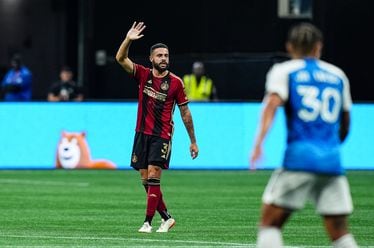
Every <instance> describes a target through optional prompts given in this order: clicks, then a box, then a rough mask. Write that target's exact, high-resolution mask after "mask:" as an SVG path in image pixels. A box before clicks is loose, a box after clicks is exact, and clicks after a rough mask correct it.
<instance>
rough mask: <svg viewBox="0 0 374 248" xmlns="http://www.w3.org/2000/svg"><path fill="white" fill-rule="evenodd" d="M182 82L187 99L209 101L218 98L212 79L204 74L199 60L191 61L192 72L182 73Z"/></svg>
mask: <svg viewBox="0 0 374 248" xmlns="http://www.w3.org/2000/svg"><path fill="white" fill-rule="evenodd" d="M183 82H184V86H185V90H186V94H187V97H188V100H190V101H211V100H217V99H218V97H217V90H216V87H215V86H214V84H213V80H212V79H211V78H210V77H209V76H208V75H206V74H205V66H204V64H203V62H201V61H196V62H194V63H193V65H192V74H187V75H184V77H183Z"/></svg>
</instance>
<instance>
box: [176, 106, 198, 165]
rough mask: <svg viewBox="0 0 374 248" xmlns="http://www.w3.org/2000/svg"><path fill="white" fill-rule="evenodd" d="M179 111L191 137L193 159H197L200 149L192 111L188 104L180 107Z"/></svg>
mask: <svg viewBox="0 0 374 248" xmlns="http://www.w3.org/2000/svg"><path fill="white" fill-rule="evenodd" d="M179 110H180V113H181V117H182V120H183V123H184V126H185V127H186V130H187V133H188V136H189V137H190V141H191V145H190V153H191V157H192V159H195V158H196V157H197V155H198V153H199V148H198V147H197V143H196V137H195V129H194V125H193V120H192V114H191V111H190V109H189V108H188V105H187V104H183V105H180V106H179Z"/></svg>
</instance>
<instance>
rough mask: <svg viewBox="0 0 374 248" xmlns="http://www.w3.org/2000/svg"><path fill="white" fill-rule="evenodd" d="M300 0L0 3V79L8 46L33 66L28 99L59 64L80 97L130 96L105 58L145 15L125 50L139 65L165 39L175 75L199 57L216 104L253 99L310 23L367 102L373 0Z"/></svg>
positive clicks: (40, 95) (357, 97) (39, 95)
mask: <svg viewBox="0 0 374 248" xmlns="http://www.w3.org/2000/svg"><path fill="white" fill-rule="evenodd" d="M301 2H302V3H303V4H302V5H300V6H299V7H298V8H296V7H295V5H296V4H297V0H247V1H239V0H232V1H223V2H222V3H221V2H217V1H207V0H189V1H162V2H154V1H153V2H148V1H143V2H142V1H116V0H0V34H1V39H0V76H1V78H2V77H3V76H4V74H5V73H6V71H7V69H8V68H9V60H10V58H11V56H12V55H13V54H14V53H16V52H17V53H21V54H22V56H23V60H24V63H25V64H26V65H27V66H28V67H29V69H30V70H31V71H32V73H33V76H34V79H33V84H32V100H34V101H43V100H46V97H47V92H48V88H49V87H50V84H51V82H53V81H55V80H56V79H57V75H58V73H59V69H60V67H61V66H62V65H65V64H67V65H69V66H70V67H72V68H73V70H74V75H75V79H76V81H77V82H78V84H79V85H81V86H83V87H84V93H85V94H84V95H85V99H86V100H88V101H89V100H93V101H97V100H100V101H101V100H113V101H121V100H132V99H135V98H136V96H137V88H136V87H133V84H132V83H133V82H132V80H130V79H129V78H128V76H127V75H126V73H124V71H122V70H121V68H120V67H119V65H118V64H117V63H115V61H114V56H115V53H116V51H117V49H118V47H119V45H120V44H121V42H122V40H123V38H124V37H125V35H126V33H127V31H128V29H129V28H130V26H131V25H132V23H133V22H134V21H144V22H145V24H146V26H147V28H146V30H145V32H144V34H145V36H144V37H143V38H142V39H141V40H140V41H137V42H135V43H134V44H133V45H132V47H131V49H130V56H131V57H132V58H133V60H134V61H135V62H138V63H146V64H147V63H148V53H149V47H150V46H151V45H153V44H154V43H156V42H165V43H166V44H168V46H169V47H170V53H171V68H170V69H171V71H173V72H174V73H176V74H177V75H180V76H182V75H183V74H186V73H189V72H190V71H191V65H192V63H193V61H195V60H202V61H204V62H205V66H206V71H207V73H208V74H209V75H210V76H211V77H212V78H213V80H214V83H215V85H216V88H217V92H218V95H219V100H220V101H258V100H260V99H262V96H263V90H264V77H265V73H266V71H267V70H268V68H269V67H270V66H271V65H272V64H273V63H274V62H276V61H279V60H282V59H284V57H285V54H284V52H285V49H284V41H285V37H286V31H287V30H288V28H289V26H290V25H291V24H293V23H295V22H299V21H310V22H313V23H314V24H316V25H317V26H318V27H319V28H321V29H322V31H323V32H324V34H325V48H324V54H323V59H325V60H327V61H329V62H332V63H335V64H336V65H338V66H340V67H341V68H342V69H343V70H344V71H345V72H346V73H347V75H348V77H349V78H350V80H351V88H352V95H353V100H354V101H356V102H367V101H373V100H374V94H373V84H374V82H373V78H372V76H371V69H372V66H373V62H372V58H373V57H374V54H373V49H371V47H372V45H373V44H374V40H373V38H372V34H371V33H372V31H371V30H372V24H373V23H374V8H373V3H372V1H370V0H361V1H356V0H328V1H326V0H301ZM282 8H283V9H282Z"/></svg>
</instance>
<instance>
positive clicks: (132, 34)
mask: <svg viewBox="0 0 374 248" xmlns="http://www.w3.org/2000/svg"><path fill="white" fill-rule="evenodd" d="M145 27H146V26H145V25H144V22H139V23H136V22H134V23H133V24H132V27H131V28H130V30H129V31H128V32H127V36H126V37H127V38H128V39H130V40H137V39H140V38H142V37H143V36H144V34H142V32H143V30H144V29H145Z"/></svg>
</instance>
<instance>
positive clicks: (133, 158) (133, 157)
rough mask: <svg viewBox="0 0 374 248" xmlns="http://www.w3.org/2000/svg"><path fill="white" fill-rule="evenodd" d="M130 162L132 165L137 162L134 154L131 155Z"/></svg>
mask: <svg viewBox="0 0 374 248" xmlns="http://www.w3.org/2000/svg"><path fill="white" fill-rule="evenodd" d="M131 162H133V163H136V162H138V157H137V156H136V154H135V153H134V154H133V155H132V158H131Z"/></svg>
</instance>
